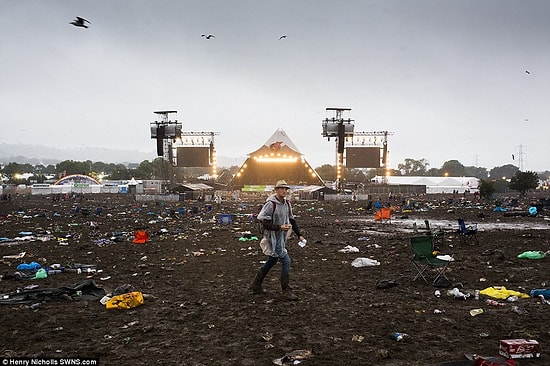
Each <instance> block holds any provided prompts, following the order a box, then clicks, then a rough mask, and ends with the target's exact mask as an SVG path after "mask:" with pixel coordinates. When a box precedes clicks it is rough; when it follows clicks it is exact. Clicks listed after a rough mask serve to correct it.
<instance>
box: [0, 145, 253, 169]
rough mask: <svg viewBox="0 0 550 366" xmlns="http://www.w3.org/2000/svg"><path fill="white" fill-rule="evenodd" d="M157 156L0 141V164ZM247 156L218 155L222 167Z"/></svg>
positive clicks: (133, 159)
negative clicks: (228, 156)
mask: <svg viewBox="0 0 550 366" xmlns="http://www.w3.org/2000/svg"><path fill="white" fill-rule="evenodd" d="M156 158H157V155H156V151H155V150H151V151H150V152H142V151H131V150H116V149H107V148H100V147H86V148H84V147H78V148H56V147H50V146H43V145H24V144H0V164H1V165H6V164H8V163H18V164H31V165H39V164H42V165H45V166H47V165H50V164H51V165H56V164H58V163H59V162H62V161H65V160H74V161H86V160H91V161H93V162H98V161H100V162H103V163H107V164H109V163H114V164H124V165H128V164H132V163H134V164H136V163H137V164H139V163H141V162H142V161H144V160H148V161H153V160H155V159H156ZM245 159H246V158H244V157H242V158H227V157H222V156H218V157H217V161H218V165H219V166H220V167H230V166H234V165H237V166H240V165H241V164H242V163H243V162H244V160H245Z"/></svg>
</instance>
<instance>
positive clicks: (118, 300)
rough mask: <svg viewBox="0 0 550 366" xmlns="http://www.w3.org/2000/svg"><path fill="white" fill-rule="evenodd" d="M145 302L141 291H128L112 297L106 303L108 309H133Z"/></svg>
mask: <svg viewBox="0 0 550 366" xmlns="http://www.w3.org/2000/svg"><path fill="white" fill-rule="evenodd" d="M142 304H143V294H142V293H141V292H139V291H133V292H128V293H125V294H122V295H116V296H113V297H111V298H110V299H109V300H107V302H106V303H105V307H106V308H107V309H131V308H135V307H136V306H140V305H142Z"/></svg>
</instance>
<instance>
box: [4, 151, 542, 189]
mask: <svg viewBox="0 0 550 366" xmlns="http://www.w3.org/2000/svg"><path fill="white" fill-rule="evenodd" d="M238 170H239V167H238V166H232V167H228V168H222V169H220V170H219V171H220V175H219V177H218V181H219V182H220V183H222V184H223V183H228V182H229V180H231V177H232V176H233V174H234V173H235V172H237V171H238ZM315 170H316V171H317V174H319V176H320V177H321V178H322V179H323V180H325V181H335V180H336V167H335V166H334V165H330V164H325V165H322V166H320V167H318V168H315ZM0 173H2V180H3V181H4V183H9V184H31V183H43V182H45V181H47V180H48V177H51V176H53V177H54V178H53V180H56V179H58V178H61V177H62V176H66V175H71V174H84V175H89V176H91V177H94V178H96V179H98V180H100V179H109V180H129V179H131V178H135V179H162V180H168V181H175V182H181V181H184V180H187V179H193V178H196V177H197V176H200V175H203V174H206V173H209V169H208V168H178V167H174V166H172V165H171V164H170V163H169V162H167V161H165V160H164V159H163V158H161V157H158V158H156V159H154V160H153V161H149V160H144V161H142V162H141V163H139V164H135V166H133V165H129V166H126V165H124V164H115V163H104V162H93V161H91V160H86V161H74V160H65V161H61V162H60V163H58V164H56V165H53V164H50V165H47V166H44V165H40V164H39V165H34V166H33V165H31V164H28V163H25V164H20V163H15V162H11V163H8V164H7V165H5V166H4V167H3V168H2V169H0ZM25 173H32V176H30V177H27V178H22V174H25ZM343 174H344V175H343V180H344V181H347V182H356V183H369V182H370V181H371V179H372V178H373V177H374V176H376V175H386V174H389V175H392V176H401V175H402V176H450V177H460V176H469V177H476V178H479V179H480V180H481V185H480V187H483V188H484V190H486V189H488V191H491V190H495V191H497V192H500V191H502V190H503V189H507V188H510V189H514V190H518V191H519V192H520V193H524V192H525V191H526V190H529V189H531V188H536V187H537V186H538V182H539V180H548V179H550V172H549V171H545V172H538V173H535V172H521V171H520V170H519V168H518V167H517V166H515V165H512V164H507V165H503V166H500V167H495V168H492V169H490V170H488V169H487V168H482V167H474V166H464V165H463V164H461V163H460V162H459V161H458V160H449V161H446V162H445V163H443V165H442V166H441V167H440V168H429V163H428V161H427V160H426V159H419V160H415V159H410V158H407V159H405V160H404V161H403V162H402V163H400V164H398V166H397V169H390V170H385V169H383V168H376V169H375V168H373V169H344V173H343ZM51 180H52V179H50V181H51ZM518 184H519V186H517V185H518ZM533 185H534V187H531V186H533ZM513 187H515V188H513ZM525 187H527V188H525Z"/></svg>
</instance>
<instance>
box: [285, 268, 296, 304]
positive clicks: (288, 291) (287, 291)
mask: <svg viewBox="0 0 550 366" xmlns="http://www.w3.org/2000/svg"><path fill="white" fill-rule="evenodd" d="M289 277H290V276H289V274H288V273H283V274H281V288H282V289H283V296H284V297H285V298H286V299H287V300H289V301H296V300H298V296H296V295H295V294H294V293H293V292H292V290H291V289H290V287H289V286H288V281H289Z"/></svg>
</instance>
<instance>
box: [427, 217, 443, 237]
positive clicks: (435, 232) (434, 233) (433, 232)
mask: <svg viewBox="0 0 550 366" xmlns="http://www.w3.org/2000/svg"><path fill="white" fill-rule="evenodd" d="M424 224H425V225H426V235H429V236H433V238H434V243H436V242H443V234H444V232H443V230H441V229H437V230H432V229H431V228H430V221H429V220H424Z"/></svg>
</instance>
